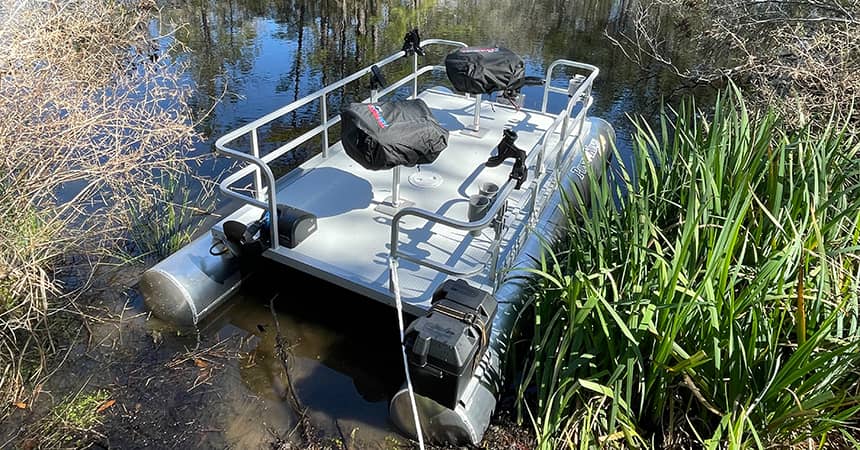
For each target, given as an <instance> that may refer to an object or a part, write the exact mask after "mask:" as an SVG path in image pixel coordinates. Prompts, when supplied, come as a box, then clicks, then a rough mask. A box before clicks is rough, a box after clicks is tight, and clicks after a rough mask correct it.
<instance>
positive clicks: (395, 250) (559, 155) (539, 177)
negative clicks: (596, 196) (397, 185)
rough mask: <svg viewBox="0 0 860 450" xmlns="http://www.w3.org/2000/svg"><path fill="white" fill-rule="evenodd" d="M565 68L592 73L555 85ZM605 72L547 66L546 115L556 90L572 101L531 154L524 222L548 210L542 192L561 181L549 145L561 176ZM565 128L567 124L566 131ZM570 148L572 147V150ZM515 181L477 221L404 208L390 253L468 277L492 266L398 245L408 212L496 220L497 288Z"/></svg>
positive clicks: (449, 221) (447, 220)
mask: <svg viewBox="0 0 860 450" xmlns="http://www.w3.org/2000/svg"><path fill="white" fill-rule="evenodd" d="M562 66H566V67H570V68H573V69H580V70H584V71H588V74H587V75H585V76H582V75H579V76H575V77H573V78H571V79H570V80H569V81H568V88H567V89H562V88H559V87H555V86H552V85H551V84H550V83H551V81H552V80H553V71H554V70H555V69H556V68H557V67H562ZM599 73H600V70H599V69H598V68H597V67H595V66H593V65H590V64H585V63H580V62H576V61H570V60H564V59H561V60H557V61H554V62H553V63H552V64H550V66H549V69H548V70H547V74H546V80H545V81H544V94H543V101H542V106H541V111H542V112H544V113H545V112H546V108H547V103H548V97H549V94H550V93H558V94H565V95H567V96H568V101H567V103H566V105H565V108H564V109H563V110H562V112H560V113H559V114H558V115H557V116H556V119H555V120H554V121H553V123H552V124H551V125H550V126H549V127H548V128H547V130H546V131H545V132H544V133H543V135H542V136H541V138H540V139H539V140H538V144H537V146H538V151H537V152H535V151H531V152H529V153H528V155H527V156H526V161H525V163H526V167H529V168H533V173H534V174H535V180H533V182H532V185H531V187H530V188H529V189H530V198H529V201H528V202H527V203H526V206H525V208H521V212H523V213H525V215H524V217H523V218H522V220H523V221H526V222H527V223H529V224H533V223H534V221H536V220H537V217H538V216H540V214H541V213H542V212H543V207H544V205H545V204H546V200H547V199H548V198H549V195H544V196H542V197H538V195H539V194H540V193H541V192H544V193H547V191H550V190H552V189H554V188H555V186H556V185H557V183H558V182H559V181H560V180H559V179H558V177H547V176H545V175H546V173H547V172H546V171H545V170H544V159H545V156H546V153H547V149H548V146H549V144H550V142H555V145H554V146H553V147H552V148H551V149H549V151H550V152H551V153H555V155H556V159H555V163H554V170H553V173H556V174H559V173H560V171H561V169H562V168H564V167H566V166H567V165H568V164H570V163H571V161H572V159H573V156H574V152H573V149H574V147H575V146H574V145H573V144H574V141H576V140H577V139H578V138H579V137H580V134H581V132H582V128H583V126H584V124H585V120H586V118H587V115H588V110H589V109H590V108H591V105H592V104H593V102H594V100H593V98H592V96H591V91H592V85H593V83H594V80H595V78H597V75H598V74H599ZM577 105H580V106H581V107H580V109H579V111H578V112H577V114H576V116H575V117H571V114H573V111H574V108H575V107H576V106H577ZM571 123H572V124H573V126H571ZM559 127H561V129H560V130H559ZM574 131H575V132H574ZM556 133H558V137H557V140H556V139H554V137H555V134H556ZM571 138H572V139H573V141H570V139H571ZM568 142H569V143H568ZM565 145H567V147H565ZM565 148H567V150H566V151H565ZM513 183H514V182H513V181H512V180H508V181H507V182H506V183H505V184H504V185H503V186H502V187H501V188H500V189H499V193H498V194H497V195H496V197H495V199H494V201H493V203H492V204H491V206H490V208H489V210H488V211H487V213H486V214H485V216H484V217H483V218H481V219H478V220H475V221H471V222H466V221H462V220H458V219H454V218H451V217H448V216H445V215H442V214H438V213H435V212H433V211H428V210H425V209H421V208H417V207H414V206H409V207H405V208H401V209H400V210H399V211H398V212H397V213H396V214H395V215H394V217H393V218H392V220H391V242H390V245H389V249H390V250H389V256H390V257H391V258H392V259H396V260H399V259H402V260H406V261H409V262H412V263H414V264H418V265H420V266H424V267H428V268H430V269H433V270H436V271H437V272H441V273H445V274H447V275H458V276H465V277H470V276H474V275H477V274H479V273H481V272H483V271H484V269H486V268H487V266H486V263H484V264H479V265H475V266H472V267H469V268H468V269H461V268H458V267H457V266H456V265H453V264H447V263H442V262H437V261H433V260H430V259H427V258H418V257H414V256H411V255H409V254H408V253H404V252H402V251H400V249H399V247H398V243H399V235H400V222H401V221H402V219H403V218H405V217H407V216H414V217H419V218H422V219H424V220H427V221H428V222H434V223H437V224H439V225H443V226H447V227H451V228H455V229H458V230H463V231H474V230H481V229H484V228H485V227H487V226H489V225H491V224H492V225H493V232H494V236H493V240H492V243H491V245H490V247H489V249H488V252H489V253H490V257H489V261H488V262H489V273H490V281H491V284H492V286H493V289H494V290H495V288H496V287H497V284H498V281H499V277H498V272H499V271H498V270H497V269H498V268H499V266H500V265H501V264H500V261H499V259H500V257H501V255H500V253H499V248H500V246H501V240H502V237H503V229H502V227H503V224H504V214H505V212H506V206H507V199H508V197H509V196H510V195H511V193H512V192H513V191H514V184H513ZM546 183H551V184H552V185H551V186H547V184H546ZM523 209H524V211H523ZM525 236H526V233H521V234H520V235H519V236H515V237H513V238H512V245H514V246H515V247H516V246H519V245H520V244H521V242H522V241H523V240H524V238H525ZM508 253H509V254H513V253H516V250H515V249H514V250H513V251H512V252H508Z"/></svg>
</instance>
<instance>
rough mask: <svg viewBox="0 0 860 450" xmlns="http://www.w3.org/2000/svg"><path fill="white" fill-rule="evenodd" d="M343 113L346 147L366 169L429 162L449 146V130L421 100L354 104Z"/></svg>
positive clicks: (409, 165)
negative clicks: (443, 126) (440, 123)
mask: <svg viewBox="0 0 860 450" xmlns="http://www.w3.org/2000/svg"><path fill="white" fill-rule="evenodd" d="M340 116H341V130H342V133H341V135H342V136H341V141H342V143H343V148H344V150H346V154H347V155H349V156H350V157H351V158H352V159H354V160H355V161H356V162H358V163H359V164H361V166H362V167H364V168H365V169H369V170H384V169H391V168H393V167H396V166H408V167H411V166H414V165H416V164H429V163H432V162H433V161H435V160H436V158H437V157H438V156H439V154H440V153H442V150H444V149H445V147H447V146H448V130H446V129H444V128H442V126H441V125H439V122H437V121H436V118H434V117H433V114H432V113H431V112H430V108H428V107H427V105H426V104H425V103H424V101H423V100H421V99H416V100H399V101H392V102H379V103H352V104H350V105H349V106H346V107H344V108H343V109H342V110H341V112H340Z"/></svg>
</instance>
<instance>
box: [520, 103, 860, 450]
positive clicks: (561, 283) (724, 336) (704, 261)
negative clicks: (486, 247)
mask: <svg viewBox="0 0 860 450" xmlns="http://www.w3.org/2000/svg"><path fill="white" fill-rule="evenodd" d="M672 116H675V118H674V120H672ZM634 141H635V144H634V152H635V156H636V159H637V163H638V164H637V166H636V167H635V169H633V170H631V171H630V172H629V173H628V174H626V176H625V177H624V182H623V183H622V184H623V185H624V187H625V188H626V192H628V193H629V194H628V195H627V197H626V199H625V201H624V207H623V209H622V210H620V211H619V210H618V208H616V206H615V203H614V202H613V191H614V190H617V189H618V186H616V185H613V183H612V181H610V180H608V179H607V177H603V178H602V179H601V180H600V181H597V180H596V179H595V177H592V179H591V187H592V189H591V192H590V194H589V196H590V197H589V198H588V199H585V200H588V203H590V205H591V208H590V209H589V210H588V211H586V210H585V208H583V207H581V206H571V208H570V210H569V217H570V239H569V243H568V244H567V246H566V247H565V250H564V251H563V252H561V253H560V254H557V255H555V256H553V255H552V253H550V252H547V256H546V257H545V259H544V260H543V261H542V263H543V265H542V268H541V269H542V270H541V273H540V275H541V277H540V280H541V281H540V284H541V288H542V289H541V290H540V294H539V295H538V297H537V298H536V299H535V301H534V313H535V325H534V337H533V340H532V354H531V358H532V359H531V360H530V362H529V364H528V366H527V371H526V373H525V377H524V380H523V384H522V388H521V390H520V400H521V402H520V405H521V407H522V410H521V412H522V414H523V415H530V417H531V418H532V420H533V423H534V425H535V427H536V431H537V434H538V436H539V441H540V447H541V448H544V449H552V448H589V447H594V446H609V447H681V448H688V447H691V446H704V447H706V448H747V447H753V448H756V447H757V448H764V447H770V446H774V445H776V446H783V445H786V446H791V445H795V444H798V443H803V444H804V445H811V444H813V443H815V444H820V443H823V442H828V441H829V442H834V441H832V440H834V439H840V434H842V433H844V434H850V433H851V432H852V429H851V426H857V413H858V411H860V382H858V375H860V369H858V367H860V366H858V363H860V323H858V322H859V321H860V310H858V295H860V258H858V253H860V245H858V244H860V181H858V180H860V160H859V159H858V153H860V146H858V145H857V143H855V142H852V141H851V140H850V139H849V138H847V137H846V136H845V135H844V134H843V132H842V130H841V129H840V127H839V124H838V123H837V122H836V121H834V122H833V123H831V124H829V125H828V126H826V127H824V131H818V132H811V131H809V130H808V129H804V130H799V131H794V132H786V131H783V130H782V129H781V122H780V118H779V117H777V115H776V114H775V113H773V112H768V113H764V114H762V115H760V116H757V117H751V116H750V114H749V113H748V111H747V109H746V108H745V105H744V102H743V99H742V98H741V95H740V93H738V92H736V91H735V90H729V91H726V93H725V95H723V96H721V97H720V98H718V99H717V101H716V104H715V106H714V110H713V115H712V116H711V117H708V116H706V115H704V114H702V113H701V112H699V111H698V110H697V109H696V105H695V104H694V103H693V102H691V101H688V102H686V103H684V104H683V105H681V107H680V109H679V110H678V111H677V112H675V113H674V114H669V113H664V114H663V115H662V118H661V121H660V130H659V132H655V131H654V130H652V129H651V128H649V126H648V125H647V124H646V123H644V122H639V124H638V128H637V131H636V133H635V135H634ZM571 200H574V199H571ZM578 200H579V201H571V202H569V204H571V205H583V204H585V203H586V202H584V201H582V200H583V199H578ZM852 421H853V422H852ZM845 439H850V437H847V438H845Z"/></svg>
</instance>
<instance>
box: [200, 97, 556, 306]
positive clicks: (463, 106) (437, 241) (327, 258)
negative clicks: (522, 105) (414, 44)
mask: <svg viewBox="0 0 860 450" xmlns="http://www.w3.org/2000/svg"><path fill="white" fill-rule="evenodd" d="M419 98H421V99H423V100H424V101H425V102H426V103H427V105H428V106H429V107H430V109H431V110H432V111H433V114H434V116H435V117H436V119H437V120H438V121H439V123H440V124H441V125H442V126H443V127H445V128H446V129H447V130H449V132H450V136H449V140H448V147H447V149H445V150H444V151H443V152H442V153H441V155H440V156H439V158H438V159H437V160H436V161H435V162H434V163H433V164H427V165H422V166H420V167H411V168H410V167H403V168H402V169H401V174H402V176H401V183H400V198H401V199H403V200H408V201H411V202H414V205H413V206H414V207H417V208H421V209H425V210H428V211H431V212H435V213H437V214H442V215H445V216H447V217H450V218H454V219H458V220H463V221H467V220H468V219H467V205H468V197H469V195H471V194H475V193H477V192H478V185H479V184H480V183H482V182H485V181H491V182H494V183H496V184H497V185H499V186H502V185H503V184H504V183H505V182H506V181H507V179H508V175H509V174H510V171H511V166H512V160H508V161H507V162H506V163H504V164H502V165H500V166H498V167H495V168H487V167H485V166H484V162H485V161H486V160H487V158H488V157H489V156H490V153H491V151H492V150H493V149H494V148H495V146H496V144H498V142H499V141H500V140H501V138H502V131H503V130H504V129H505V128H513V129H514V130H515V131H517V132H518V134H519V139H518V140H517V142H516V145H517V146H518V147H519V148H521V149H523V150H525V151H526V152H531V151H537V148H536V144H537V143H538V142H539V140H540V138H541V137H542V135H543V134H544V132H545V131H546V130H547V129H548V128H549V127H550V126H551V125H552V123H553V120H554V119H555V116H554V115H551V114H543V113H540V112H536V111H531V110H524V109H523V110H520V111H515V110H514V109H512V108H510V107H504V106H501V105H498V104H495V105H493V104H491V103H490V102H488V101H484V102H483V105H482V114H481V122H480V125H481V132H480V133H479V134H477V135H476V134H475V133H474V132H471V131H469V130H468V129H467V126H468V125H470V124H471V123H472V120H473V116H474V105H475V102H474V100H471V99H467V98H464V97H462V96H458V95H452V94H450V93H448V92H445V91H444V90H435V89H434V90H428V91H424V92H422V93H421V94H420V95H419ZM548 147H549V148H551V147H552V146H548ZM552 158H554V155H549V154H548V155H546V160H547V161H552ZM419 171H420V172H421V174H422V175H425V176H430V175H435V176H439V177H441V179H442V182H441V184H440V185H439V186H438V187H432V188H422V187H419V186H416V185H413V184H412V183H410V181H409V177H410V175H412V174H413V173H416V172H419ZM533 180H534V173H532V172H531V171H530V173H529V181H528V182H527V184H525V185H524V186H523V187H522V189H521V190H519V191H514V192H513V193H512V194H511V196H510V197H509V213H508V216H509V219H508V221H507V228H506V230H505V232H504V234H503V240H502V248H503V249H505V248H506V247H507V245H506V244H507V242H506V241H509V240H510V239H511V237H512V236H514V235H516V233H517V232H518V231H519V230H522V228H523V227H525V226H526V224H525V223H524V221H523V220H519V219H518V218H519V217H520V214H519V213H518V210H519V207H520V206H522V204H523V203H525V202H527V201H528V200H529V195H528V188H529V186H530V184H531V182H532V181H533ZM391 187H392V172H391V171H369V170H366V169H364V168H362V167H361V166H360V165H359V164H358V163H356V162H355V161H353V160H352V159H351V158H350V157H349V156H348V155H347V154H346V153H345V152H344V151H343V147H342V146H341V144H340V142H337V143H336V144H335V145H333V146H332V147H331V148H330V150H329V153H328V156H327V157H325V158H323V157H322V156H321V155H317V156H316V157H314V158H312V159H311V160H309V161H308V162H306V163H305V164H303V165H302V166H301V167H299V168H297V169H295V170H294V171H292V172H290V173H289V174H288V175H287V176H286V177H284V179H282V180H279V183H278V192H277V201H278V203H279V204H287V205H290V206H294V207H298V208H301V209H303V210H305V211H308V212H311V213H313V214H315V215H316V216H317V221H318V229H317V231H316V232H315V233H313V234H312V235H311V236H310V237H309V238H308V239H306V240H305V241H304V242H302V243H301V244H299V245H298V246H296V247H295V248H293V249H290V248H286V247H283V246H282V247H279V248H278V249H277V250H267V251H266V252H265V253H264V255H265V256H266V257H268V258H271V259H273V260H275V261H277V262H279V263H281V264H284V265H287V266H290V267H293V268H295V269H298V270H301V271H303V272H307V273H309V274H311V275H313V276H315V277H317V278H321V279H324V280H327V281H330V282H332V283H335V284H337V285H340V286H343V287H345V288H347V289H349V290H352V291H355V292H357V293H359V294H361V295H363V296H366V297H370V298H373V299H376V300H379V301H382V302H384V303H388V304H390V305H393V304H394V300H393V296H392V294H391V293H390V291H389V257H388V256H389V251H390V248H389V244H390V239H391V216H390V215H387V214H384V213H382V212H379V211H377V209H376V207H377V206H378V205H379V204H380V203H382V202H383V201H384V200H385V198H386V197H388V196H390V195H391ZM261 214H262V210H261V209H260V208H257V207H255V206H251V205H246V206H244V207H242V208H240V209H239V210H238V211H237V212H236V213H234V214H233V215H231V216H230V217H228V218H226V219H225V220H231V219H232V220H239V221H242V222H244V223H249V222H251V221H253V220H255V219H258V218H259V217H260V215H261ZM213 232H214V233H216V234H220V233H221V226H220V224H218V225H217V226H216V227H215V228H213ZM492 235H493V232H492V229H491V228H487V229H485V230H484V231H483V233H482V234H481V235H480V236H475V237H473V236H471V235H470V234H469V232H467V231H461V230H457V229H453V228H450V227H446V226H443V225H440V224H435V223H432V222H428V221H426V220H423V219H420V218H417V217H412V216H408V217H406V218H404V219H403V221H402V222H401V232H400V238H399V247H398V250H399V251H400V252H403V253H406V254H409V255H412V256H414V257H419V258H422V259H430V260H433V261H436V262H440V263H445V264H452V265H455V266H456V267H458V268H462V269H463V270H469V269H472V268H476V267H483V270H482V272H481V273H479V274H478V275H475V276H473V277H471V278H469V280H470V281H471V282H472V284H474V285H477V286H480V287H483V288H485V289H487V290H488V291H492V283H491V279H490V278H489V276H488V275H489V274H488V271H489V267H490V264H489V260H490V256H491V255H490V252H489V249H490V245H491V241H492V237H493V236H492ZM398 275H399V279H400V287H401V295H402V299H403V302H404V308H405V309H406V310H407V311H409V312H411V313H413V314H418V313H420V312H422V311H424V310H426V309H427V308H429V306H430V304H429V300H430V297H431V295H432V293H433V292H434V291H435V289H436V288H437V287H438V286H439V285H440V284H441V283H442V282H443V281H444V280H446V279H447V278H449V276H448V275H446V274H443V273H439V272H437V271H435V270H432V269H430V268H427V267H423V266H418V265H416V264H413V263H411V262H408V261H404V260H401V261H400V269H399V271H398Z"/></svg>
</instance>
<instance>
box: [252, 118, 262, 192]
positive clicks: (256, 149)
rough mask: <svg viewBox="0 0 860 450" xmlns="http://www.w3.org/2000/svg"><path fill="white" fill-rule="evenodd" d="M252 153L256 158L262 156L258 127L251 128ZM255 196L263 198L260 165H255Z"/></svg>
mask: <svg viewBox="0 0 860 450" xmlns="http://www.w3.org/2000/svg"><path fill="white" fill-rule="evenodd" d="M251 154H252V155H254V157H255V158H259V157H260V142H259V139H258V138H257V129H256V128H254V129H253V130H251ZM254 198H256V199H257V200H263V179H262V174H261V173H260V168H259V167H256V166H255V167H254Z"/></svg>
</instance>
